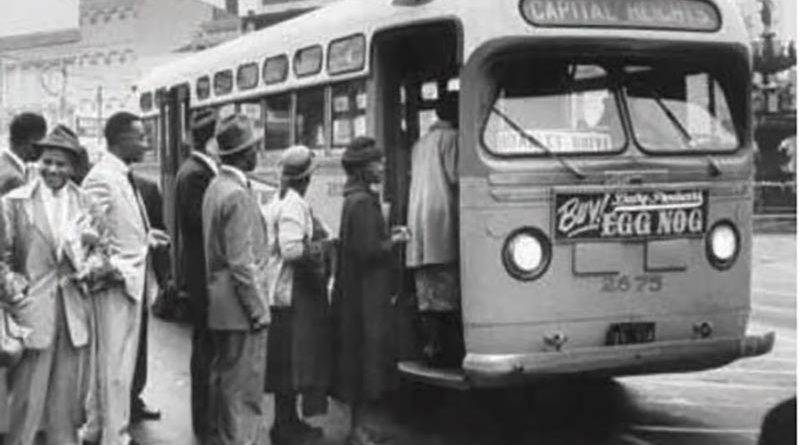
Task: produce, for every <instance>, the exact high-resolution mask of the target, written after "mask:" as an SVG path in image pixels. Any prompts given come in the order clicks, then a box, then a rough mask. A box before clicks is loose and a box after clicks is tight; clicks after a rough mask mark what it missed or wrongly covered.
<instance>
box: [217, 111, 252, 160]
mask: <svg viewBox="0 0 800 445" xmlns="http://www.w3.org/2000/svg"><path fill="white" fill-rule="evenodd" d="M216 139H217V147H218V148H219V155H220V156H228V155H232V154H235V153H238V152H240V151H244V150H247V149H248V148H250V147H252V146H253V145H255V144H257V143H259V142H260V141H261V138H260V137H257V136H256V135H255V134H254V133H253V125H252V123H251V122H250V119H249V118H248V117H247V116H245V115H243V114H240V113H235V114H232V115H230V116H228V117H226V118H225V119H223V120H222V121H220V123H219V126H218V128H217V136H216Z"/></svg>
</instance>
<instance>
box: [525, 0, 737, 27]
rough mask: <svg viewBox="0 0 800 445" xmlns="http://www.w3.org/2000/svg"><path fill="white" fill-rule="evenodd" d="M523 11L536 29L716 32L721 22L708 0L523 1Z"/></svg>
mask: <svg viewBox="0 0 800 445" xmlns="http://www.w3.org/2000/svg"><path fill="white" fill-rule="evenodd" d="M520 9H521V10H522V15H523V16H524V17H525V19H526V20H527V21H529V22H530V23H531V24H533V25H536V26H578V27H580V26H590V27H609V28H640V29H666V30H669V29H672V30H684V31H716V30H717V29H719V27H720V23H721V20H720V16H719V12H718V10H717V8H716V7H715V6H714V5H712V4H711V3H709V2H707V1H705V0H522V3H521V4H520Z"/></svg>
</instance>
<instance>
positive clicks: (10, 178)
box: [0, 151, 25, 195]
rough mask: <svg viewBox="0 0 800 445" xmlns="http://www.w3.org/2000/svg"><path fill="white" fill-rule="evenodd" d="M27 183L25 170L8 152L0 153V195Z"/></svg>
mask: <svg viewBox="0 0 800 445" xmlns="http://www.w3.org/2000/svg"><path fill="white" fill-rule="evenodd" d="M24 183H25V170H24V169H20V168H19V165H18V164H17V163H16V162H15V161H14V159H12V158H11V155H10V154H9V153H8V152H7V151H3V152H2V153H0V195H5V194H6V193H8V192H10V191H11V190H13V189H15V188H17V187H19V186H21V185H22V184H24Z"/></svg>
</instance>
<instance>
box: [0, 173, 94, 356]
mask: <svg viewBox="0 0 800 445" xmlns="http://www.w3.org/2000/svg"><path fill="white" fill-rule="evenodd" d="M41 187H45V185H44V183H43V182H42V180H41V179H36V180H34V181H33V182H30V183H28V184H26V185H24V186H22V187H19V188H17V189H14V190H13V191H11V192H10V193H8V194H7V195H5V196H4V197H3V199H2V208H3V220H4V221H5V231H4V232H3V236H4V238H5V242H4V243H3V245H5V246H8V248H7V249H4V250H3V252H2V259H3V261H5V262H6V263H7V264H9V265H10V266H11V268H12V269H13V270H15V271H17V272H20V273H24V274H25V275H26V278H27V279H28V289H29V291H28V296H27V298H26V299H25V304H22V305H21V306H20V307H19V308H15V309H14V316H15V317H16V318H17V320H18V321H19V322H20V323H21V324H22V325H24V326H27V327H30V328H32V329H33V332H32V334H31V335H30V336H29V337H28V338H27V339H26V341H25V346H26V347H27V348H30V349H45V348H48V347H50V346H51V345H52V343H53V339H54V338H55V335H56V333H55V328H56V302H57V295H58V292H59V290H60V292H61V295H62V296H63V297H62V298H63V301H64V312H65V315H66V320H67V331H68V332H69V334H70V340H71V341H72V346H74V347H81V346H85V345H87V344H88V343H89V332H90V324H89V323H90V315H91V309H90V306H89V302H88V300H87V299H86V298H85V296H84V295H83V293H82V292H81V290H80V289H78V288H77V287H76V286H75V285H74V284H73V281H72V279H71V277H72V275H73V274H74V273H75V272H76V270H77V267H78V262H79V261H80V246H79V239H78V237H77V236H74V235H75V234H74V233H72V232H70V231H69V230H67V229H62V232H64V233H63V234H62V235H61V238H62V239H64V241H63V247H62V249H63V255H62V256H61V257H60V259H59V256H58V254H57V246H56V244H55V241H54V236H53V230H54V229H53V228H51V227H50V225H49V223H48V222H47V217H46V216H45V209H44V205H43V204H42V200H41V199H34V197H35V196H37V194H38V193H39V189H40V188H41ZM64 187H66V189H65V190H64V192H65V193H68V194H69V200H70V208H71V209H80V211H81V212H83V211H85V209H86V205H87V204H86V201H85V199H84V198H83V195H82V194H81V191H80V190H79V189H78V187H77V186H75V184H73V183H72V182H68V183H67V185H65V186H64ZM74 216H75V218H76V219H77V217H78V216H77V215H74ZM55 230H58V228H56V229H55ZM68 232H69V233H68Z"/></svg>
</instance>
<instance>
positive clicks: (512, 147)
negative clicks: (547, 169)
mask: <svg viewBox="0 0 800 445" xmlns="http://www.w3.org/2000/svg"><path fill="white" fill-rule="evenodd" d="M527 133H528V134H530V135H532V136H533V137H535V138H536V139H537V140H538V141H540V142H541V143H542V144H544V145H545V146H547V148H548V149H550V150H551V151H553V152H556V153H604V152H605V153H607V152H611V151H614V150H616V149H617V147H615V146H614V145H615V144H614V141H613V140H612V138H611V135H609V134H608V133H601V132H597V131H569V130H527ZM493 148H494V149H495V150H496V151H498V152H501V153H505V154H529V153H539V152H541V149H540V148H539V147H537V146H535V145H533V144H532V143H531V142H530V141H529V140H528V139H525V138H523V137H522V136H521V135H520V134H519V133H518V132H516V131H514V130H503V131H500V132H498V133H497V139H496V143H495V145H494V146H493Z"/></svg>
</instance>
